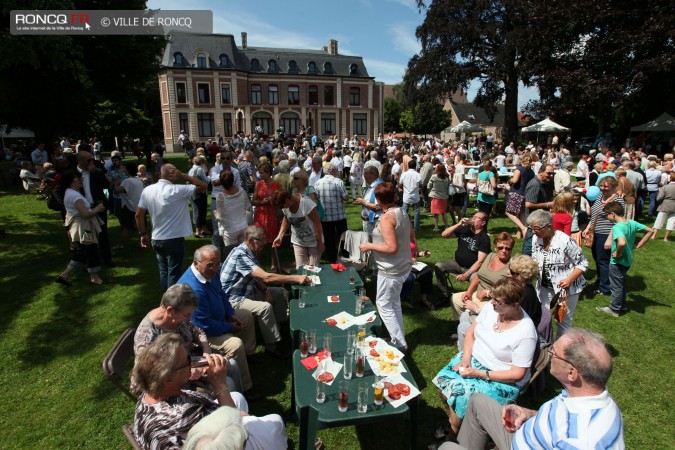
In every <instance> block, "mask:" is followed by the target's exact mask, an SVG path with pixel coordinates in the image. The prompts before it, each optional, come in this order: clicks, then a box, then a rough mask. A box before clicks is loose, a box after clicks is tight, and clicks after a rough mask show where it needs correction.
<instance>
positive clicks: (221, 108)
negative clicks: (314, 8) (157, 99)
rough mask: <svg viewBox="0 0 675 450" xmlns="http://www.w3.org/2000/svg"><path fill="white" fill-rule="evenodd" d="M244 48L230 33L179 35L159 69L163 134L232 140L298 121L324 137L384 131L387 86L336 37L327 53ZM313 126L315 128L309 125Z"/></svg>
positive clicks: (171, 143)
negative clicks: (342, 52)
mask: <svg viewBox="0 0 675 450" xmlns="http://www.w3.org/2000/svg"><path fill="white" fill-rule="evenodd" d="M241 39H242V42H241V46H239V47H238V46H237V45H236V44H235V41H234V36H232V35H230V34H193V33H173V34H171V35H170V36H169V42H168V43H167V46H166V48H165V49H164V54H163V56H162V61H161V71H160V74H159V90H160V96H161V106H162V121H163V125H164V138H165V144H166V146H167V148H169V149H170V148H175V147H176V140H177V138H178V136H179V134H180V132H181V130H185V131H186V132H187V134H188V136H189V137H190V139H196V140H197V141H203V140H207V139H209V138H211V139H213V138H215V137H216V135H217V134H220V135H221V136H224V137H225V138H226V139H227V138H230V137H231V136H233V134H234V133H236V132H244V133H246V134H249V133H250V134H252V133H254V130H255V128H256V127H257V126H258V125H260V126H261V127H262V129H263V135H264V136H274V135H275V132H276V130H277V129H278V128H279V127H280V126H283V127H284V129H285V132H286V135H287V136H289V137H295V135H296V134H297V133H298V131H299V129H300V126H301V125H304V126H305V127H306V128H307V129H308V131H309V133H308V134H310V135H311V134H313V133H316V134H317V135H318V136H320V137H321V138H323V139H325V138H327V137H329V136H331V135H337V136H338V137H339V138H341V139H342V138H344V137H348V136H353V135H354V134H357V135H358V136H359V137H366V138H367V139H374V138H375V137H376V136H377V135H378V134H379V133H382V131H383V130H382V126H383V120H384V119H383V114H384V95H383V91H384V84H383V83H381V82H377V81H375V79H374V78H373V77H370V76H369V75H368V71H367V69H366V66H365V65H364V63H363V59H362V58H361V57H359V56H347V55H340V54H339V53H338V42H337V41H336V40H334V39H331V40H330V42H329V43H328V46H327V47H324V48H323V49H321V50H296V49H286V48H259V47H256V48H254V47H249V46H248V45H247V35H246V33H242V36H241ZM310 127H311V128H310Z"/></svg>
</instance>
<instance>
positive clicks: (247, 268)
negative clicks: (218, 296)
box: [220, 242, 260, 304]
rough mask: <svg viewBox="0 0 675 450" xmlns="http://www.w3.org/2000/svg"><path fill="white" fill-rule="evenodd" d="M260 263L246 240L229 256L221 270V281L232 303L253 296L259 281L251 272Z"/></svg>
mask: <svg viewBox="0 0 675 450" xmlns="http://www.w3.org/2000/svg"><path fill="white" fill-rule="evenodd" d="M258 267H260V265H259V264H258V258H257V257H256V256H255V253H253V251H252V250H251V249H250V248H248V246H247V245H246V243H245V242H243V243H241V244H239V246H237V247H235V248H234V250H232V252H230V255H229V256H228V257H227V262H226V263H225V266H223V269H222V270H221V271H220V283H221V284H222V285H223V290H224V291H225V294H227V295H228V296H229V297H230V303H231V304H235V303H238V302H240V301H242V300H244V299H245V298H253V296H254V293H255V290H256V288H257V283H256V281H255V278H253V277H252V276H251V272H253V271H254V270H256V269H257V268H258Z"/></svg>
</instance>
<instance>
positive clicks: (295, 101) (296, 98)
mask: <svg viewBox="0 0 675 450" xmlns="http://www.w3.org/2000/svg"><path fill="white" fill-rule="evenodd" d="M288 104H289V105H299V104H300V88H299V87H298V86H288ZM287 131H288V130H287Z"/></svg>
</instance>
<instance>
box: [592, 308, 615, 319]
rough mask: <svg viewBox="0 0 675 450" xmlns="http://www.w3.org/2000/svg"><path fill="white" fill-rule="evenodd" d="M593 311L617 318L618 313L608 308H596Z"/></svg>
mask: <svg viewBox="0 0 675 450" xmlns="http://www.w3.org/2000/svg"><path fill="white" fill-rule="evenodd" d="M595 309H597V310H598V311H601V312H604V313H605V314H609V315H610V316H613V317H619V313H617V312H614V311H612V308H610V307H609V306H598V307H596V308H595Z"/></svg>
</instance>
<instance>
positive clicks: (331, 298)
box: [326, 295, 340, 303]
mask: <svg viewBox="0 0 675 450" xmlns="http://www.w3.org/2000/svg"><path fill="white" fill-rule="evenodd" d="M326 299H327V300H328V303H340V296H339V295H329V296H327V297H326Z"/></svg>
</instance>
